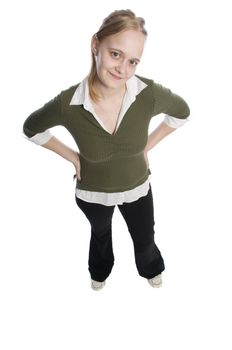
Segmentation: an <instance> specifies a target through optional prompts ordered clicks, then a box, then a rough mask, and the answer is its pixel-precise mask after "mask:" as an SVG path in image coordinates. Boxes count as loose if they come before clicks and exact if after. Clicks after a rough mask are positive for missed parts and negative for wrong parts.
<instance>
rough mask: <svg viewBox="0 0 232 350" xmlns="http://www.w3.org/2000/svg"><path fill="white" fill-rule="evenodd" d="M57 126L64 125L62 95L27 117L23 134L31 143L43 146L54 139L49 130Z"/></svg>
mask: <svg viewBox="0 0 232 350" xmlns="http://www.w3.org/2000/svg"><path fill="white" fill-rule="evenodd" d="M57 125H63V118H62V112H61V98H60V94H59V95H57V96H56V97H54V98H53V99H51V100H50V101H48V102H47V103H45V104H44V105H43V106H42V107H41V108H39V109H37V110H36V111H34V112H33V113H31V114H30V115H29V117H27V119H26V120H25V122H24V124H23V133H24V135H26V137H27V139H28V140H29V141H32V142H34V143H36V144H38V145H43V144H45V143H46V142H48V141H49V140H50V139H51V137H52V134H51V132H50V130H49V129H50V128H51V127H54V126H57Z"/></svg>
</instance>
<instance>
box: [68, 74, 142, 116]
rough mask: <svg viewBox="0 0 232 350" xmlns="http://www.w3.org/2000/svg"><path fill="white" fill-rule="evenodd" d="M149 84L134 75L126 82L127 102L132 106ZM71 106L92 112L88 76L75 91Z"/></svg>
mask: <svg viewBox="0 0 232 350" xmlns="http://www.w3.org/2000/svg"><path fill="white" fill-rule="evenodd" d="M146 86H147V84H145V83H144V82H143V81H142V80H140V79H139V78H138V77H137V76H135V75H133V76H132V77H131V78H130V79H128V80H127V81H126V100H127V101H128V102H129V103H130V104H132V103H133V102H134V101H135V99H136V96H137V95H138V94H139V93H140V92H141V91H142V90H143V89H145V87H146ZM70 105H83V106H84V108H85V109H87V110H91V109H92V108H91V107H92V106H91V102H90V97H89V84H88V76H87V77H85V78H84V79H83V80H82V82H81V83H80V84H79V86H78V87H77V89H76V90H75V92H74V94H73V96H72V99H71V102H70Z"/></svg>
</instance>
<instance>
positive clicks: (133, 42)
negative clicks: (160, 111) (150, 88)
mask: <svg viewBox="0 0 232 350" xmlns="http://www.w3.org/2000/svg"><path fill="white" fill-rule="evenodd" d="M145 40H146V36H145V35H144V34H143V33H141V32H139V31H136V30H126V31H123V32H120V33H118V34H114V35H111V36H109V37H107V38H105V39H104V40H103V41H102V42H101V43H99V41H98V40H97V38H96V37H93V39H92V50H93V53H94V55H95V58H96V68H97V83H98V84H99V83H100V84H101V85H104V87H107V88H110V89H119V88H120V87H123V86H124V85H125V82H126V81H127V80H128V79H129V78H131V77H132V76H133V75H134V74H135V70H136V67H137V65H138V63H139V61H140V59H141V57H142V53H143V49H144V43H145Z"/></svg>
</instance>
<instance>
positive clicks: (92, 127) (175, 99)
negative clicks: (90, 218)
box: [23, 76, 190, 193]
mask: <svg viewBox="0 0 232 350" xmlns="http://www.w3.org/2000/svg"><path fill="white" fill-rule="evenodd" d="M137 77H138V76H137ZM138 78H139V79H140V80H141V81H143V82H144V83H145V84H147V86H146V87H145V88H144V89H143V90H142V91H141V92H140V93H139V94H138V95H137V96H136V99H135V101H134V102H133V103H132V104H131V106H130V107H129V109H128V110H127V111H126V114H125V115H124V117H123V120H122V122H121V124H120V125H119V127H118V129H117V131H116V132H115V134H113V135H111V134H110V133H108V132H107V131H106V130H105V129H103V127H102V126H101V125H100V124H99V123H98V121H97V120H96V119H95V118H94V117H93V115H92V114H91V113H90V112H89V111H87V110H85V109H84V106H83V105H72V104H70V101H71V100H72V97H73V95H74V93H75V91H76V89H77V87H78V86H79V84H76V85H74V86H71V87H69V88H68V89H67V90H63V91H61V93H60V94H58V95H57V96H56V97H55V98H54V99H52V100H50V101H49V102H47V103H46V104H45V105H44V106H43V107H41V108H40V109H38V110H36V111H34V112H33V113H32V114H31V115H30V116H29V117H28V118H27V119H26V121H25V122H24V125H23V131H24V133H25V135H26V136H27V137H29V138H31V137H33V136H34V135H36V134H38V133H43V132H44V131H46V130H48V129H49V128H51V127H54V126H57V125H62V126H64V127H65V128H66V129H67V130H68V131H69V132H70V133H71V135H72V136H73V138H74V140H75V142H76V144H77V146H78V148H79V152H80V162H81V181H79V180H77V183H76V187H77V188H79V189H83V190H88V191H97V192H108V193H113V192H122V191H127V190H131V189H133V188H135V187H137V186H139V185H140V184H143V183H144V182H145V181H146V180H147V178H148V176H149V174H150V170H149V169H148V168H147V165H146V162H145V158H144V148H145V146H146V144H147V139H148V127H149V123H150V120H151V118H152V117H153V116H156V115H158V114H160V113H165V114H167V115H169V116H173V117H176V118H180V119H185V118H187V117H188V116H189V114H190V110H189V107H188V105H187V103H186V102H185V101H184V100H183V98H181V97H180V96H178V95H176V94H174V93H172V92H171V90H170V89H167V88H165V87H163V86H162V85H160V84H158V83H155V82H154V81H153V80H150V79H146V78H143V77H138Z"/></svg>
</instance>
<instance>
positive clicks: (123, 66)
mask: <svg viewBox="0 0 232 350" xmlns="http://www.w3.org/2000/svg"><path fill="white" fill-rule="evenodd" d="M115 69H116V71H117V73H119V74H122V75H123V74H125V73H126V60H124V61H120V62H118V64H117V66H116V67H115Z"/></svg>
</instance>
